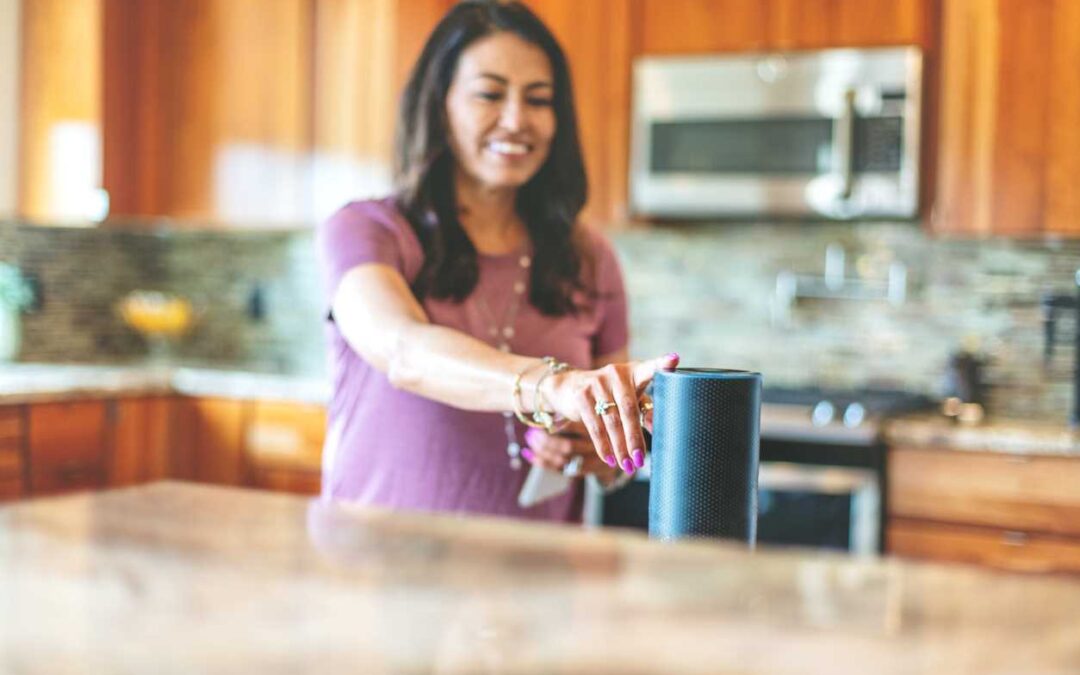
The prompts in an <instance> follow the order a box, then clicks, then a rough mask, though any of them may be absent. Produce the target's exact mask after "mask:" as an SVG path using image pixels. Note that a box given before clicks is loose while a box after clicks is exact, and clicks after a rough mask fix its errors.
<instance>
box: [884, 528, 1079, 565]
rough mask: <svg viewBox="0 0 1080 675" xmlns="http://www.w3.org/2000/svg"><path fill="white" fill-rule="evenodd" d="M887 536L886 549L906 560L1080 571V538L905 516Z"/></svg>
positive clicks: (890, 529)
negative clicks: (934, 521) (922, 519)
mask: <svg viewBox="0 0 1080 675" xmlns="http://www.w3.org/2000/svg"><path fill="white" fill-rule="evenodd" d="M886 537H887V544H886V545H887V549H888V552H889V553H890V554H892V555H898V556H901V557H905V558H917V559H921V560H934V561H941V562H962V563H973V564H978V565H985V566H987V567H993V568H997V569H1003V570H1009V571H1013V572H1068V573H1072V574H1080V539H1071V538H1068V537H1053V536H1046V535H1038V534H1029V533H1025V532H1019V531H1009V530H997V529H994V528H980V527H970V526H964V525H946V524H941V523H927V522H919V521H909V520H907V519H903V518H897V519H893V520H890V521H889V527H888V531H887V533H886Z"/></svg>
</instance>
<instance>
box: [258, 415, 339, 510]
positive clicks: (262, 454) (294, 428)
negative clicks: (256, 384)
mask: <svg viewBox="0 0 1080 675" xmlns="http://www.w3.org/2000/svg"><path fill="white" fill-rule="evenodd" d="M325 437H326V408H325V407H324V406H319V405H308V404H301V403H286V402H275V401H256V402H255V403H254V404H253V413H252V417H251V422H250V423H249V424H248V426H247V431H246V433H245V444H244V453H245V456H246V464H247V466H248V476H249V479H248V480H249V484H250V485H252V486H254V487H259V488H265V489H269V490H279V491H284V492H296V493H301V494H318V493H319V489H320V487H321V471H322V447H323V440H324V438H325Z"/></svg>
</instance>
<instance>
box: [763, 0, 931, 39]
mask: <svg viewBox="0 0 1080 675" xmlns="http://www.w3.org/2000/svg"><path fill="white" fill-rule="evenodd" d="M762 4H763V5H766V6H767V7H768V11H769V47H770V48H771V49H827V48H833V47H877V46H889V45H921V46H924V47H925V46H927V43H928V41H929V39H930V38H929V36H930V34H931V30H932V25H933V2H930V1H928V0H769V1H768V2H763V3H762Z"/></svg>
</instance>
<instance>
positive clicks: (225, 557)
mask: <svg viewBox="0 0 1080 675" xmlns="http://www.w3.org/2000/svg"><path fill="white" fill-rule="evenodd" d="M1078 607H1080V581H1077V580H1076V579H1069V578H1026V577H1013V576H1006V575H999V574H992V573H988V572H982V571H977V570H974V569H967V568H946V567H943V566H937V565H920V564H912V563H906V562H900V561H896V560H889V559H885V560H879V559H858V558H847V557H843V556H840V555H830V554H823V553H814V552H780V551H767V550H764V549H759V550H758V551H756V552H753V553H751V552H748V551H745V550H743V549H742V548H740V547H739V546H737V545H733V544H717V543H700V542H699V543H684V544H662V543H658V542H653V541H649V540H648V539H646V538H644V537H643V536H640V535H637V534H633V533H628V532H627V533H623V532H613V531H610V530H606V531H581V530H580V529H578V528H574V527H569V526H554V525H536V524H524V523H516V522H510V521H505V520H493V519H482V518H468V519H466V518H458V517H449V516H429V515H420V514H412V515H407V514H395V513H390V512H385V511H380V510H372V509H361V508H357V507H350V506H345V505H334V504H331V503H328V502H322V501H318V500H314V501H309V500H305V499H303V498H298V497H291V496H284V495H274V494H266V493H258V492H253V491H244V490H238V489H229V488H218V487H208V486H196V485H189V484H183V483H158V484H153V485H148V486H142V487H137V488H129V489H125V490H121V491H114V492H107V493H97V494H85V495H79V496H72V497H63V498H56V499H45V500H36V501H28V502H22V503H18V504H14V505H10V506H5V507H0V671H3V672H13V673H24V674H32V673H49V674H56V673H75V672H78V673H82V672H94V673H131V672H153V673H195V672H198V673H251V672H260V673H296V672H318V673H320V674H323V675H328V674H331V673H337V672H362V673H379V672H406V673H412V672H417V673H420V672H423V673H429V672H439V673H479V672H499V673H504V672H505V673H554V672H574V673H579V672H581V673H587V672H605V673H608V672H610V673H665V674H670V673H679V672H700V673H727V672H738V673H809V672H829V673H846V672H850V673H869V672H873V673H995V672H1001V673H1015V672H1040V673H1066V672H1071V673H1075V672H1078V671H1080V613H1078V612H1077V611H1076V610H1077V608H1078Z"/></svg>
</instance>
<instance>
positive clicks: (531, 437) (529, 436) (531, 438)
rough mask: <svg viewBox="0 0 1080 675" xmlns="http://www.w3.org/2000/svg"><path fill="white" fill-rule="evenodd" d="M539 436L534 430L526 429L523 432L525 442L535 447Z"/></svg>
mask: <svg viewBox="0 0 1080 675" xmlns="http://www.w3.org/2000/svg"><path fill="white" fill-rule="evenodd" d="M539 436H540V432H539V431H537V430H536V429H527V430H526V431H525V442H526V443H528V444H529V445H537V444H538V443H537V441H539V440H540V438H539Z"/></svg>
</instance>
